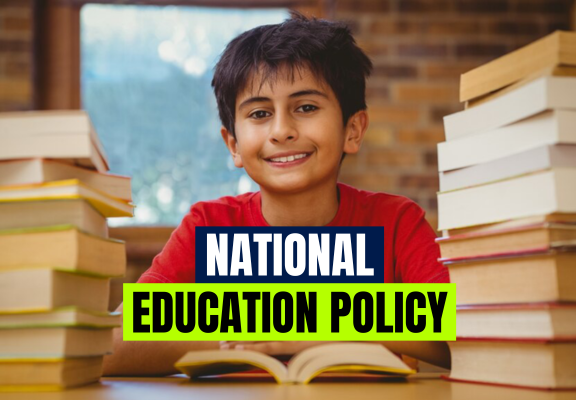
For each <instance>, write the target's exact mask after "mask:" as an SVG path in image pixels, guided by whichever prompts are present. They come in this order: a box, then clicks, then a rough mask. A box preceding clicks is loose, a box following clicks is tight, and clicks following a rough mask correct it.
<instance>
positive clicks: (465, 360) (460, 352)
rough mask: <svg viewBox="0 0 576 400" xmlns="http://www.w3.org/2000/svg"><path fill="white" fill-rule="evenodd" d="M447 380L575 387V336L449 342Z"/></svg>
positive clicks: (523, 385) (553, 387)
mask: <svg viewBox="0 0 576 400" xmlns="http://www.w3.org/2000/svg"><path fill="white" fill-rule="evenodd" d="M448 345H449V346H450V352H451V354H452V371H451V372H450V379H451V380H457V381H467V382H476V383H491V384H497V385H507V386H520V387H532V388H541V389H576V363H575V360H576V338H572V339H565V340H562V341H558V340H556V341H555V340H534V339H525V340H521V339H509V340H504V339H484V340H479V339H470V340H467V339H463V338H459V339H458V340H456V341H454V342H448Z"/></svg>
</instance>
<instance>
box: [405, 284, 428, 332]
mask: <svg viewBox="0 0 576 400" xmlns="http://www.w3.org/2000/svg"><path fill="white" fill-rule="evenodd" d="M414 300H416V301H417V302H418V308H426V296H424V294H422V293H420V292H411V293H408V296H406V327H407V328H408V330H409V331H410V332H412V333H420V332H422V331H423V330H424V329H425V328H426V317H425V316H424V315H418V323H416V324H414Z"/></svg>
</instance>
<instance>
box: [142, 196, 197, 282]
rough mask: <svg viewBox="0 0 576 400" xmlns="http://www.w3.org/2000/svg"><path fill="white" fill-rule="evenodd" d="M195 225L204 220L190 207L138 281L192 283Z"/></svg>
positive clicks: (194, 276) (194, 261)
mask: <svg viewBox="0 0 576 400" xmlns="http://www.w3.org/2000/svg"><path fill="white" fill-rule="evenodd" d="M197 226H204V221H203V218H202V216H201V215H200V213H199V212H198V210H197V209H196V208H195V207H192V209H191V210H190V212H189V213H188V214H187V215H186V216H185V217H184V218H183V219H182V222H181V223H180V225H179V226H178V228H176V229H175V230H174V232H172V235H171V236H170V239H168V242H167V243H166V246H164V249H162V251H161V252H160V253H159V254H158V255H157V256H156V257H154V261H152V266H151V267H150V268H148V270H146V272H144V273H143V274H142V276H140V279H138V283H194V281H195V278H196V274H195V267H196V259H195V256H196V255H195V250H196V249H195V229H196V227H197Z"/></svg>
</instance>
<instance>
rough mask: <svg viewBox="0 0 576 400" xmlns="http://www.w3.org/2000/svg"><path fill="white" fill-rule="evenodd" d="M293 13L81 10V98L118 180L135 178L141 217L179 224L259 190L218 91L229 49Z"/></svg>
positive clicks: (152, 8) (110, 7)
mask: <svg viewBox="0 0 576 400" xmlns="http://www.w3.org/2000/svg"><path fill="white" fill-rule="evenodd" d="M288 16H289V14H288V10H287V9H230V8H227V9H218V8H205V7H184V6H165V7H158V6H133V5H97V4H87V5H85V6H83V7H82V9H81V14H80V21H81V36H80V38H81V39H80V40H81V95H82V106H83V108H85V109H86V110H87V111H88V113H89V114H90V116H91V118H92V120H93V123H94V126H95V128H96V131H97V132H98V134H99V136H100V138H101V140H102V142H103V145H104V148H105V150H106V153H107V154H108V158H109V160H110V168H111V172H113V173H117V174H122V175H129V176H131V177H132V191H133V197H134V202H135V204H136V205H137V208H136V211H135V218H132V219H113V220H110V222H116V224H119V225H135V224H137V225H176V224H178V223H179V222H180V220H181V218H182V216H183V215H184V214H185V213H186V212H187V211H188V209H189V207H190V205H192V204H193V203H195V202H197V201H200V200H208V199H214V198H217V197H221V196H224V195H236V194H240V193H243V192H247V191H252V190H256V189H257V186H256V185H255V183H254V182H253V181H252V180H251V179H250V178H249V177H248V176H247V175H246V174H245V172H244V171H243V170H239V169H237V168H235V167H234V165H233V164H232V160H231V157H230V156H229V154H228V151H227V150H226V148H225V146H224V144H223V142H222V139H221V136H220V120H219V118H218V113H217V108H216V100H215V98H214V94H213V91H212V88H211V86H210V82H211V80H212V75H213V67H214V65H215V63H216V61H217V60H218V57H219V55H220V53H221V52H222V50H223V49H224V47H225V46H226V44H227V43H228V42H229V41H230V40H231V39H232V38H234V37H235V36H237V35H238V34H239V33H241V32H243V31H245V30H247V29H251V28H253V27H255V26H258V25H264V24H274V23H278V22H281V21H283V20H284V19H286V18H288Z"/></svg>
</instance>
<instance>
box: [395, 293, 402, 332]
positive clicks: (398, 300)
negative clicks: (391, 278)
mask: <svg viewBox="0 0 576 400" xmlns="http://www.w3.org/2000/svg"><path fill="white" fill-rule="evenodd" d="M394 317H395V318H394V325H395V326H394V332H396V333H399V332H404V293H402V292H396V293H394Z"/></svg>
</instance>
